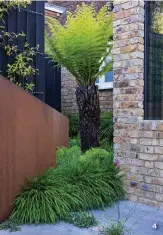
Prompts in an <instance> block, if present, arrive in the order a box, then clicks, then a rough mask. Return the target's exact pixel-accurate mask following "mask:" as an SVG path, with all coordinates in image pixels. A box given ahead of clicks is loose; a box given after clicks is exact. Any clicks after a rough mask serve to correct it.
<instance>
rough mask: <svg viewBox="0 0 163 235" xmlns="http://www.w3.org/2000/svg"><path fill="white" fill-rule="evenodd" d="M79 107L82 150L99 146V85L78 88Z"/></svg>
mask: <svg viewBox="0 0 163 235" xmlns="http://www.w3.org/2000/svg"><path fill="white" fill-rule="evenodd" d="M76 98H77V104H78V109H79V118H80V123H79V131H80V137H81V150H82V151H83V152H85V151H86V150H88V149H90V148H92V147H98V146H99V140H98V138H99V125H100V106H99V93H98V87H97V86H96V85H95V84H92V85H90V86H80V87H77V88H76Z"/></svg>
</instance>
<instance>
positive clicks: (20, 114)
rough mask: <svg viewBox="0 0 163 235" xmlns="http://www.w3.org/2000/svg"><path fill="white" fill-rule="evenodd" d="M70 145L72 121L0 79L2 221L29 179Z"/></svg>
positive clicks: (0, 187) (0, 191) (41, 171)
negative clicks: (57, 150) (58, 148)
mask: <svg viewBox="0 0 163 235" xmlns="http://www.w3.org/2000/svg"><path fill="white" fill-rule="evenodd" d="M67 145H68V119H67V118H66V117H65V116H63V115H62V114H61V113H59V112H57V111H56V110H54V109H52V108H51V107H50V106H48V105H46V104H44V103H43V102H41V101H40V100H39V99H37V98H35V97H34V96H32V95H30V94H28V93H27V92H25V91H24V90H22V89H21V88H19V87H17V86H16V85H14V84H13V83H11V82H10V81H8V80H6V79H5V78H3V77H2V76H0V221H2V220H5V219H6V218H7V217H8V216H9V214H10V213H11V210H12V207H11V204H12V202H13V199H14V198H15V196H16V195H17V194H18V193H20V191H21V186H22V185H24V184H25V181H26V176H28V177H33V176H37V175H40V174H41V173H43V172H44V171H45V170H46V169H47V168H48V167H51V166H54V165H55V162H56V148H57V147H58V146H67Z"/></svg>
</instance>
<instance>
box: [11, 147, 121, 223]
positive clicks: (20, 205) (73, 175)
mask: <svg viewBox="0 0 163 235" xmlns="http://www.w3.org/2000/svg"><path fill="white" fill-rule="evenodd" d="M79 155H80V154H79V147H73V148H70V149H65V148H64V149H59V150H58V151H57V167H56V168H54V167H52V168H50V169H48V170H47V171H45V173H44V174H42V175H41V176H40V177H35V178H34V179H32V180H29V182H28V184H29V185H28V186H27V187H25V188H24V189H23V191H22V193H21V194H20V195H19V196H18V197H17V198H16V199H15V201H14V203H13V205H14V209H13V212H12V215H11V218H10V219H11V220H12V221H16V222H18V223H55V222H56V221H57V220H64V219H65V218H67V215H68V214H69V213H70V212H73V211H81V210H82V211H86V210H88V209H95V208H104V206H110V205H112V204H113V203H114V202H115V201H116V200H118V199H121V198H122V197H123V196H124V190H123V181H122V175H121V174H120V170H119V168H118V167H116V166H115V165H114V164H113V161H112V155H111V154H110V153H109V152H107V151H106V150H103V149H98V148H96V149H91V150H89V151H87V152H86V153H85V154H82V155H80V156H79Z"/></svg>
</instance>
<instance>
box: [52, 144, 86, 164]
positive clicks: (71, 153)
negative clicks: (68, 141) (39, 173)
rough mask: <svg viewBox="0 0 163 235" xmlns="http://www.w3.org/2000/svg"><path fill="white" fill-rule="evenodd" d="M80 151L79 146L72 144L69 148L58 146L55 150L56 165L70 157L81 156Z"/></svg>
mask: <svg viewBox="0 0 163 235" xmlns="http://www.w3.org/2000/svg"><path fill="white" fill-rule="evenodd" d="M81 154H82V152H81V149H80V147H79V146H77V145H74V146H72V147H71V148H66V147H63V148H59V149H58V150H57V165H58V164H61V163H64V162H65V161H68V160H69V159H70V160H71V158H72V157H77V158H78V157H79V156H81Z"/></svg>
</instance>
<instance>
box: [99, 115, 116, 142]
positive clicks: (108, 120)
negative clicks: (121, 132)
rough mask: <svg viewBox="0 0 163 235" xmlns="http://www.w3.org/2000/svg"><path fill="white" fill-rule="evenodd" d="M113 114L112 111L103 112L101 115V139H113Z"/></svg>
mask: <svg viewBox="0 0 163 235" xmlns="http://www.w3.org/2000/svg"><path fill="white" fill-rule="evenodd" d="M113 124H114V123H113V114H112V113H111V112H102V113H101V115H100V139H101V140H103V139H107V140H109V141H110V142H112V141H113V130H114V128H113Z"/></svg>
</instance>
